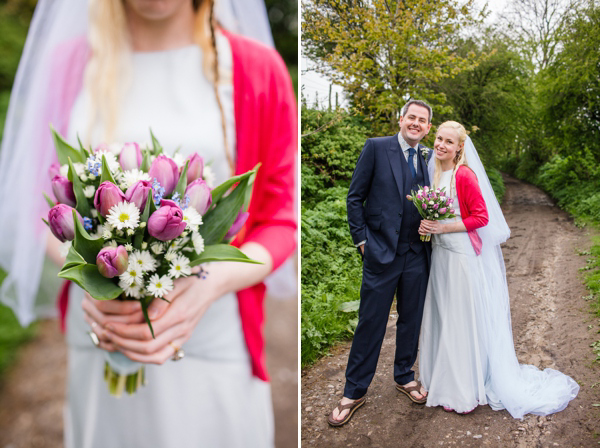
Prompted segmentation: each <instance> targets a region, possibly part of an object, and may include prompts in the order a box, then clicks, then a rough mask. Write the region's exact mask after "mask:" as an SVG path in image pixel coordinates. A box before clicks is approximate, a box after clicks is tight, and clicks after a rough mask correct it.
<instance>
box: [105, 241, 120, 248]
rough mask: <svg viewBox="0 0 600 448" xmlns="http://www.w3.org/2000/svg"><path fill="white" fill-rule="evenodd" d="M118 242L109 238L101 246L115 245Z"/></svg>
mask: <svg viewBox="0 0 600 448" xmlns="http://www.w3.org/2000/svg"><path fill="white" fill-rule="evenodd" d="M117 246H118V244H117V242H116V241H115V240H110V241H107V242H105V243H104V246H103V247H117Z"/></svg>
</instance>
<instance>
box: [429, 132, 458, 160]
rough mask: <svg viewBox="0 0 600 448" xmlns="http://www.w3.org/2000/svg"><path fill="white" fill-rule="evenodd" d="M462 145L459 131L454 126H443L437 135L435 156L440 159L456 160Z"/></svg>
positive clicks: (434, 146) (434, 147)
mask: <svg viewBox="0 0 600 448" xmlns="http://www.w3.org/2000/svg"><path fill="white" fill-rule="evenodd" d="M461 147H462V144H459V137H458V131H455V130H454V129H452V128H448V127H443V128H441V129H439V130H438V132H437V134H436V136H435V143H434V144H433V149H435V156H436V157H437V158H438V159H439V160H440V161H444V160H454V157H455V156H456V152H457V151H458V150H459V149H460V148H461Z"/></svg>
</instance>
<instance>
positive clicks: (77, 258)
mask: <svg viewBox="0 0 600 448" xmlns="http://www.w3.org/2000/svg"><path fill="white" fill-rule="evenodd" d="M80 264H85V260H84V259H83V257H82V256H81V255H79V253H77V251H76V250H75V248H74V247H73V245H72V244H71V247H70V248H69V253H68V254H67V258H66V260H65V263H64V264H63V266H62V268H61V269H60V270H61V272H62V271H66V270H68V269H70V268H72V267H74V266H79V265H80Z"/></svg>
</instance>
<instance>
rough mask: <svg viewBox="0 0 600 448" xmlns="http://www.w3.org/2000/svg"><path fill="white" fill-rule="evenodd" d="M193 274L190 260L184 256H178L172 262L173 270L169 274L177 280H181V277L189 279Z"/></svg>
mask: <svg viewBox="0 0 600 448" xmlns="http://www.w3.org/2000/svg"><path fill="white" fill-rule="evenodd" d="M191 273H192V268H191V266H190V260H188V259H187V258H186V257H184V256H183V255H178V256H177V257H175V259H174V260H173V261H172V262H171V268H170V269H169V274H171V275H172V276H173V277H175V278H179V277H181V276H185V277H187V276H188V275H190V274H191Z"/></svg>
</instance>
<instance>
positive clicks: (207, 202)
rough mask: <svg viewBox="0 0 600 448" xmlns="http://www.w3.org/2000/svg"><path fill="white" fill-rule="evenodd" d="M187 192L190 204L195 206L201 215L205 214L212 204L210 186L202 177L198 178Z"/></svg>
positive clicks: (189, 186)
mask: <svg viewBox="0 0 600 448" xmlns="http://www.w3.org/2000/svg"><path fill="white" fill-rule="evenodd" d="M185 194H186V195H188V196H189V197H190V203H189V206H190V207H194V208H195V209H196V211H197V212H198V213H200V214H201V215H204V214H205V213H206V211H207V210H208V209H209V208H210V206H211V204H212V194H211V192H210V187H209V186H208V184H207V183H206V182H204V180H202V179H196V180H195V181H193V182H192V183H191V184H189V185H188V187H187V188H186V189H185Z"/></svg>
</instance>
